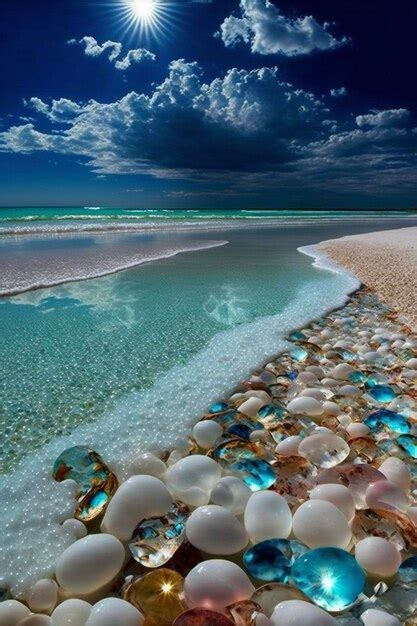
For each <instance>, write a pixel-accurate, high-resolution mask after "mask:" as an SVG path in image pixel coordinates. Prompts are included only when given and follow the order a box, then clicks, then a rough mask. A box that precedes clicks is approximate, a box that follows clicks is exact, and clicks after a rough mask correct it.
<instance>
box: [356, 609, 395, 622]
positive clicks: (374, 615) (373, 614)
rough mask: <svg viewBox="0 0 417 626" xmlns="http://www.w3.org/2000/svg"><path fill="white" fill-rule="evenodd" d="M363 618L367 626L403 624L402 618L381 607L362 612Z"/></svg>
mask: <svg viewBox="0 0 417 626" xmlns="http://www.w3.org/2000/svg"><path fill="white" fill-rule="evenodd" d="M361 620H362V622H363V623H364V625H365V626H401V622H400V620H398V619H397V618H396V617H394V616H393V615H390V614H389V613H386V612H385V611H380V610H379V609H368V610H367V611H365V613H362V615H361Z"/></svg>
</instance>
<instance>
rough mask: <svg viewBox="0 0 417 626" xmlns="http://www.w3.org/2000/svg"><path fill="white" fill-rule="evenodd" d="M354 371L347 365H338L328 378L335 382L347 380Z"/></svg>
mask: <svg viewBox="0 0 417 626" xmlns="http://www.w3.org/2000/svg"><path fill="white" fill-rule="evenodd" d="M354 371H355V369H354V368H353V367H352V366H351V365H349V364H348V363H340V365H336V367H334V368H333V369H332V370H331V372H330V376H331V377H332V378H335V379H336V380H348V378H349V376H350V374H352V372H354Z"/></svg>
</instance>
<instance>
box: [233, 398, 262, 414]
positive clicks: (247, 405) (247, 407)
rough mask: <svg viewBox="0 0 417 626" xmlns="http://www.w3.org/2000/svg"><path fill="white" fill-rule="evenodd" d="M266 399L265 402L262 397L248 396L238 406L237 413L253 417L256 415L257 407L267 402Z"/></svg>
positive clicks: (259, 407)
mask: <svg viewBox="0 0 417 626" xmlns="http://www.w3.org/2000/svg"><path fill="white" fill-rule="evenodd" d="M268 401H269V400H267V401H266V402H265V401H264V400H263V399H262V400H261V399H260V398H256V397H252V398H249V399H248V400H246V401H245V402H243V404H241V405H240V406H239V413H242V414H243V415H246V416H247V417H252V418H254V417H256V416H257V415H258V412H259V409H261V408H262V407H263V406H265V404H268Z"/></svg>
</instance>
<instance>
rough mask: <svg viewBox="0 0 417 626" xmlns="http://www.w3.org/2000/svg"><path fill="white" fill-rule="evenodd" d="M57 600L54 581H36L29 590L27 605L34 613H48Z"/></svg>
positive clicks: (56, 588)
mask: <svg viewBox="0 0 417 626" xmlns="http://www.w3.org/2000/svg"><path fill="white" fill-rule="evenodd" d="M57 600H58V585H57V584H56V582H55V581H54V580H50V579H48V578H43V579H42V580H38V582H37V583H35V584H34V585H33V587H32V589H31V590H30V594H29V597H28V604H29V607H30V609H31V610H32V611H33V612H34V613H50V612H51V611H52V610H53V609H54V608H55V606H56V603H57Z"/></svg>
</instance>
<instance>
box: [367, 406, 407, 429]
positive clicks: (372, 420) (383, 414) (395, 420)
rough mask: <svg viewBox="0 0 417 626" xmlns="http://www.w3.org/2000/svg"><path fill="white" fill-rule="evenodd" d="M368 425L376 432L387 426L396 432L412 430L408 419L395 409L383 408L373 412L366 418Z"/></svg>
mask: <svg viewBox="0 0 417 626" xmlns="http://www.w3.org/2000/svg"><path fill="white" fill-rule="evenodd" d="M364 423H365V424H366V426H369V428H370V429H371V430H373V431H374V432H378V431H379V430H382V428H383V427H384V426H386V427H387V428H388V429H389V430H390V431H392V432H396V433H402V434H406V433H409V432H410V429H411V426H410V424H409V422H408V421H407V419H406V418H405V417H404V416H403V415H401V414H400V413H395V411H389V410H388V409H381V410H380V411H375V412H374V413H371V415H369V416H368V417H367V418H366V419H365V420H364Z"/></svg>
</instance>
